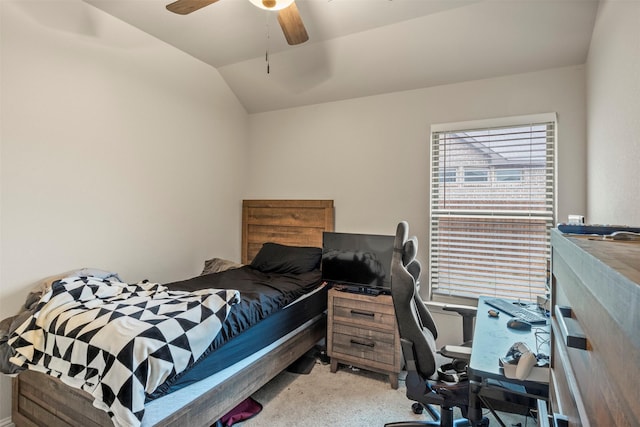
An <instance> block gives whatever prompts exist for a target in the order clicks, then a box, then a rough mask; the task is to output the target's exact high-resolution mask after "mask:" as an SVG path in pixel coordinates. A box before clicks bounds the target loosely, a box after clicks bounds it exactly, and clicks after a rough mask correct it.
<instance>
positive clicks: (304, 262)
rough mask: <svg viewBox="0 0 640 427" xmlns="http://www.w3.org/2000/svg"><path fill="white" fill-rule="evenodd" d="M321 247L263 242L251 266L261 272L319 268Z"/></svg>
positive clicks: (301, 271)
mask: <svg viewBox="0 0 640 427" xmlns="http://www.w3.org/2000/svg"><path fill="white" fill-rule="evenodd" d="M321 258H322V249H320V248H312V247H302V246H286V245H280V244H278V243H265V244H264V245H262V248H260V251H258V253H257V254H256V256H255V258H253V261H251V267H253V268H255V269H257V270H260V271H262V272H263V273H281V274H285V273H292V274H302V273H308V272H309V271H313V270H315V269H317V268H320V259H321Z"/></svg>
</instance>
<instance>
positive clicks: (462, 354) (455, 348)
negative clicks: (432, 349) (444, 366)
mask: <svg viewBox="0 0 640 427" xmlns="http://www.w3.org/2000/svg"><path fill="white" fill-rule="evenodd" d="M440 354H442V355H443V356H444V357H448V358H450V359H462V360H466V361H467V362H468V361H469V360H471V347H464V346H461V345H445V346H444V347H442V349H441V350H440Z"/></svg>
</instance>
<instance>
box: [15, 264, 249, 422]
mask: <svg viewBox="0 0 640 427" xmlns="http://www.w3.org/2000/svg"><path fill="white" fill-rule="evenodd" d="M239 301H240V295H239V293H238V291H235V290H220V289H203V290H199V291H193V292H183V291H170V290H168V289H167V288H166V287H165V286H162V285H159V284H157V283H139V284H136V285H130V284H126V283H120V282H118V281H115V280H114V279H105V280H103V279H99V278H95V277H69V278H66V279H63V280H61V281H60V282H56V283H54V284H53V286H52V287H51V290H50V291H49V292H48V293H46V294H45V295H43V297H42V298H41V300H40V302H39V304H38V306H37V308H36V311H35V313H34V314H33V315H32V316H31V317H30V318H29V319H27V320H26V321H25V322H24V323H23V324H22V325H21V326H20V327H18V328H17V329H16V331H15V332H14V334H13V335H12V337H11V338H10V340H9V344H10V345H11V346H12V347H13V348H14V349H15V350H16V353H17V354H16V355H15V356H14V357H13V358H12V359H11V362H13V363H15V364H17V365H20V366H22V367H24V368H27V369H33V370H38V371H41V372H45V373H47V374H49V375H53V376H55V377H57V378H60V379H61V380H62V381H64V382H65V383H67V384H69V385H71V386H74V387H77V388H82V389H83V390H85V391H87V392H89V393H90V394H92V395H93V397H94V402H93V404H94V406H96V407H98V408H100V409H103V410H105V411H107V412H108V413H109V415H110V417H111V419H112V420H113V422H114V424H115V425H116V426H137V425H140V420H141V419H142V416H143V414H144V402H145V393H151V392H153V391H154V390H155V388H156V387H157V386H158V385H160V384H162V383H163V382H164V381H165V379H166V378H167V377H169V376H171V375H175V374H176V373H179V372H181V371H183V370H184V369H185V368H187V367H188V366H189V365H191V364H192V363H193V362H194V361H195V360H197V359H198V357H199V356H200V355H201V354H202V353H203V352H204V351H205V350H206V348H207V347H208V345H209V344H210V343H211V342H212V340H213V339H214V338H215V337H216V335H217V334H218V332H219V331H220V329H221V326H222V322H224V320H225V319H226V317H227V315H228V314H229V309H230V306H231V305H233V304H236V303H238V302H239Z"/></svg>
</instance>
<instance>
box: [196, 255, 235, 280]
mask: <svg viewBox="0 0 640 427" xmlns="http://www.w3.org/2000/svg"><path fill="white" fill-rule="evenodd" d="M239 267H242V264H238V263H237V262H233V261H229V260H228V259H222V258H211V259H208V260H206V261H205V262H204V270H202V273H200V275H201V276H202V275H204V274H212V273H219V272H221V271H225V270H230V269H232V268H239Z"/></svg>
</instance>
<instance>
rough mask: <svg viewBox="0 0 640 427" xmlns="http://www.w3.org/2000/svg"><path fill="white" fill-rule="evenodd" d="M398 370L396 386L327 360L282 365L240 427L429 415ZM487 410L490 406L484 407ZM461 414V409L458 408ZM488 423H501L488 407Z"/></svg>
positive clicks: (375, 422)
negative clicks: (419, 409) (291, 367)
mask: <svg viewBox="0 0 640 427" xmlns="http://www.w3.org/2000/svg"><path fill="white" fill-rule="evenodd" d="M403 379H404V377H403V375H402V374H401V380H400V384H399V387H398V389H397V390H393V389H392V388H391V386H390V385H389V380H388V377H387V376H385V375H382V374H378V373H374V372H370V371H365V370H360V369H357V368H351V367H348V366H343V365H340V368H339V370H338V372H336V373H331V371H330V367H329V365H326V364H322V363H321V362H320V361H319V360H316V364H315V365H314V367H313V369H312V370H311V372H310V373H309V374H306V375H305V374H295V373H291V372H287V371H284V372H282V373H281V374H280V375H278V376H276V377H275V378H274V379H273V380H272V381H271V382H269V383H267V384H266V385H265V386H264V387H262V388H261V389H260V390H258V392H256V393H255V394H254V395H253V398H254V399H255V400H257V401H258V402H260V403H261V404H262V405H263V407H264V408H263V410H262V411H261V412H260V413H259V414H258V415H256V416H255V417H254V418H252V419H250V420H247V421H244V422H242V423H239V424H235V425H236V426H241V427H263V426H265V427H266V426H269V427H272V426H273V427H299V426H305V427H315V426H318V427H320V426H349V427H371V426H380V427H382V426H383V425H384V424H385V423H387V422H391V421H409V420H429V419H430V418H429V415H427V414H426V412H425V414H424V415H415V414H413V412H412V411H411V403H412V402H411V401H410V400H409V399H407V397H406V395H405V393H406V387H405V384H404V381H403ZM487 412H488V411H487ZM457 414H458V416H459V412H457ZM486 416H487V417H488V418H489V420H490V426H499V424H498V423H497V422H496V421H495V419H494V418H493V417H492V415H491V414H490V413H488V414H487V415H486ZM501 418H503V419H504V420H505V423H506V425H507V426H512V425H518V423H520V425H521V426H522V427H533V426H535V425H536V422H535V420H534V419H533V418H530V417H524V416H517V415H516V416H514V415H510V414H509V415H507V416H506V417H503V416H502V414H501Z"/></svg>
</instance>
